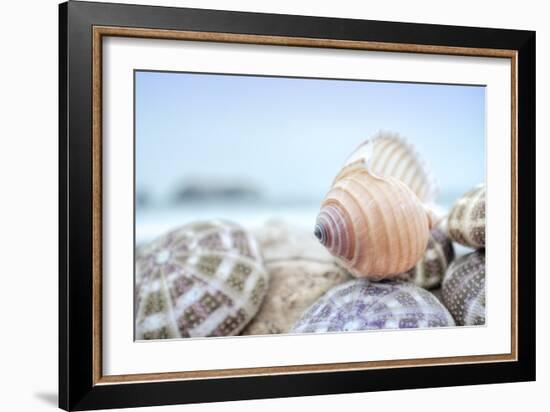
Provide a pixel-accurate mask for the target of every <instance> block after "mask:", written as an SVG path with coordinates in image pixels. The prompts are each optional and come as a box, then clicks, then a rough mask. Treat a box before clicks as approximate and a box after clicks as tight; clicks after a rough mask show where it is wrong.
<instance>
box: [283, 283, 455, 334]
mask: <svg viewBox="0 0 550 412" xmlns="http://www.w3.org/2000/svg"><path fill="white" fill-rule="evenodd" d="M454 325H455V323H454V321H453V318H452V317H451V315H450V314H449V312H448V311H447V309H445V307H444V306H443V305H442V304H441V303H440V302H439V301H438V300H437V298H436V297H435V296H434V295H432V294H431V293H430V292H428V291H427V290H425V289H422V288H420V287H418V286H415V285H414V284H412V283H409V282H403V281H397V280H385V281H382V282H372V281H369V280H367V279H356V280H352V281H349V282H346V283H344V284H342V285H339V286H337V287H335V288H333V289H331V290H330V291H328V292H327V293H326V294H325V295H324V296H323V297H321V299H319V300H318V301H317V302H316V303H314V304H313V306H311V307H310V308H309V309H308V310H306V311H305V312H304V314H303V315H302V317H301V318H300V319H299V320H298V322H297V323H296V324H295V325H294V328H293V329H292V332H293V333H315V332H317V333H319V332H344V331H360V330H370V329H405V328H432V327H441V326H454Z"/></svg>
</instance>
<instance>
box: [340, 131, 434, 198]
mask: <svg viewBox="0 0 550 412" xmlns="http://www.w3.org/2000/svg"><path fill="white" fill-rule="evenodd" d="M357 163H359V164H362V166H363V167H365V168H367V169H368V170H369V171H370V172H371V173H372V174H374V175H376V176H380V177H394V178H396V179H398V180H400V181H402V182H403V183H405V185H407V186H408V187H409V188H410V189H411V191H412V192H413V193H414V194H416V196H417V197H418V198H419V199H420V200H421V201H422V202H424V203H429V202H434V201H435V199H436V197H437V194H438V192H439V187H438V184H437V181H436V179H435V177H434V175H433V173H432V172H431V170H430V168H429V167H428V165H427V163H426V162H425V161H424V160H423V159H422V158H421V157H420V155H419V154H418V152H417V151H416V149H415V148H414V146H413V145H412V144H410V143H408V142H407V140H406V139H405V138H404V137H402V136H400V135H399V134H398V133H393V132H389V131H381V132H378V133H377V134H376V135H374V136H373V137H371V138H370V139H368V140H366V141H365V142H363V143H362V144H361V145H360V146H359V147H358V148H357V149H355V151H354V152H353V153H352V155H351V156H350V157H349V158H348V160H347V162H346V164H345V166H348V165H351V164H357ZM336 179H338V177H337V178H336Z"/></svg>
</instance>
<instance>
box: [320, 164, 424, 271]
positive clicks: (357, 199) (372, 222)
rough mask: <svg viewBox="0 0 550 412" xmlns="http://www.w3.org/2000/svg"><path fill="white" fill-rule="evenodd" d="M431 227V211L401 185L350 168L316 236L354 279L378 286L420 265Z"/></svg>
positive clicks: (341, 177)
mask: <svg viewBox="0 0 550 412" xmlns="http://www.w3.org/2000/svg"><path fill="white" fill-rule="evenodd" d="M430 227H431V221H430V217H429V215H428V213H427V211H426V209H425V208H424V206H423V205H422V203H421V202H420V200H419V199H418V197H417V196H416V195H415V194H414V193H413V192H412V191H411V190H410V189H409V188H408V187H407V186H406V185H405V184H404V183H402V182H401V181H400V180H397V179H395V178H392V177H388V178H379V177H376V176H374V175H372V174H371V173H370V172H369V171H368V170H367V169H365V168H362V167H348V168H346V170H345V172H343V173H340V175H339V177H338V179H337V180H336V181H335V182H334V184H333V186H332V188H331V189H330V190H329V192H328V194H327V196H326V197H325V199H324V201H323V203H322V205H321V210H320V212H319V215H318V217H317V222H316V226H315V236H316V237H317V238H318V239H319V241H320V242H321V243H322V244H323V245H324V246H325V247H326V248H327V249H328V250H329V251H330V252H331V253H332V254H333V255H334V256H336V257H338V258H339V259H340V260H341V262H342V264H343V266H344V267H346V269H348V270H349V271H350V272H351V273H352V274H353V275H355V276H357V277H366V278H369V279H375V280H379V279H383V278H386V277H392V276H393V277H394V276H397V275H398V274H400V273H403V272H405V271H407V270H409V269H411V268H412V267H413V266H414V265H415V264H416V262H418V260H419V259H420V258H421V257H422V255H423V253H424V251H425V250H426V245H427V243H428V237H429V233H430V232H429V231H430Z"/></svg>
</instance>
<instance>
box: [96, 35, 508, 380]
mask: <svg viewBox="0 0 550 412" xmlns="http://www.w3.org/2000/svg"><path fill="white" fill-rule="evenodd" d="M103 36H113V37H133V38H149V39H164V40H188V41H213V42H226V43H241V44H261V45H279V46H295V47H319V48H335V49H354V50H369V51H385V52H399V53H423V54H439V55H457V56H477V57H499V58H509V59H511V91H512V96H511V132H512V136H511V137H512V155H511V162H512V171H511V179H512V216H511V225H512V242H511V247H512V259H511V260H512V262H511V265H512V267H511V269H512V276H511V282H512V296H511V312H512V313H511V319H512V325H511V353H509V354H494V355H473V356H451V357H441V358H418V359H394V360H382V361H365V362H346V363H328V364H314V365H287V366H270V367H254V368H235V369H219V370H201V371H182V372H162V373H143V374H130V375H105V376H104V375H103V373H102V365H103V358H102V344H103V342H102V329H101V323H102V296H101V289H102V38H103ZM92 38H93V40H92V43H93V44H92V83H93V84H92V90H93V96H92V106H93V108H92V190H93V205H92V206H93V211H92V231H93V233H92V237H93V251H92V257H93V262H92V276H93V280H92V285H93V291H92V304H93V308H92V316H93V321H92V334H93V345H92V347H93V355H92V358H93V368H92V370H93V376H92V382H93V385H104V384H120V383H127V384H128V383H137V382H152V381H169V380H191V379H216V378H228V377H244V376H260V375H280V374H298V373H319V372H337V371H350V370H366V369H381V368H390V367H391V368H401V367H414V366H438V365H456V364H466V363H492V362H511V361H516V360H517V351H518V337H517V292H518V291H517V288H518V286H517V248H518V244H517V161H518V159H517V51H515V50H504V49H487V48H468V47H454V46H432V45H419V44H405V43H384V42H370V41H355V40H335V39H319V38H302V37H284V36H264V35H249V34H233V33H216V32H196V31H179V30H164V29H142V28H129V27H111V26H94V27H93V33H92Z"/></svg>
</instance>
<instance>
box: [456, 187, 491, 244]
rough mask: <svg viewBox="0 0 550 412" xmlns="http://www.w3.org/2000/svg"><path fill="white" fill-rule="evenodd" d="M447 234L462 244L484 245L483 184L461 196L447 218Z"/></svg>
mask: <svg viewBox="0 0 550 412" xmlns="http://www.w3.org/2000/svg"><path fill="white" fill-rule="evenodd" d="M448 227H449V235H450V236H451V238H452V239H453V240H454V241H455V242H458V243H460V244H462V245H464V246H469V247H472V248H475V249H479V248H484V247H485V185H484V184H481V185H479V186H477V187H475V188H474V189H472V190H470V191H469V192H468V193H466V194H464V195H463V196H461V197H460V198H459V199H458V200H457V201H456V202H455V204H454V205H453V207H452V209H451V213H450V214H449V219H448Z"/></svg>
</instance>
